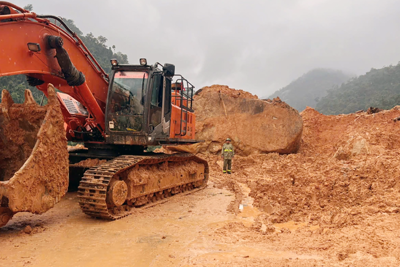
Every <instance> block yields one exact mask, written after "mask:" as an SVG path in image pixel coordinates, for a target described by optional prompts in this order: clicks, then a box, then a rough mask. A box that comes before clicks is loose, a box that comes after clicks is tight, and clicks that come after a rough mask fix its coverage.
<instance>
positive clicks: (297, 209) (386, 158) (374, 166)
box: [241, 107, 400, 227]
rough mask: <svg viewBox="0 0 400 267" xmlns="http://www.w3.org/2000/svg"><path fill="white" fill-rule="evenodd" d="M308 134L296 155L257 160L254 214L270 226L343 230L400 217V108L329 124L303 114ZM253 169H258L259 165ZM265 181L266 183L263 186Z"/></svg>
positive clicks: (345, 117)
mask: <svg viewBox="0 0 400 267" xmlns="http://www.w3.org/2000/svg"><path fill="white" fill-rule="evenodd" d="M301 115H302V117H303V123H304V131H303V138H302V144H301V149H300V152H299V153H298V154H296V155H281V156H280V155H277V154H271V155H261V156H259V157H252V158H250V159H247V161H249V160H253V161H254V163H253V164H258V167H257V168H254V167H250V166H249V165H248V168H246V167H244V168H243V170H241V172H250V173H251V175H249V176H250V177H258V178H259V179H257V180H255V181H253V182H251V181H248V182H249V183H250V184H251V189H252V192H251V194H250V195H251V196H252V197H254V198H255V202H254V204H255V206H257V207H259V208H260V209H261V210H263V211H265V212H266V213H268V214H269V215H268V216H266V217H265V220H267V221H268V223H277V222H287V221H290V220H294V221H297V222H306V223H313V224H319V225H320V226H324V227H329V226H336V227H342V226H347V225H356V224H359V223H361V222H362V221H363V220H364V219H365V218H367V217H368V216H370V215H373V214H377V213H379V214H380V213H383V214H390V213H398V212H400V193H399V190H400V166H399V155H400V142H399V140H400V134H399V129H400V124H399V123H395V122H393V120H392V119H393V118H396V117H398V116H399V115H400V111H399V109H398V108H397V107H395V108H393V109H392V110H389V111H382V112H379V113H375V114H367V113H365V112H364V113H356V114H349V115H338V116H325V115H322V114H320V113H318V112H317V111H315V110H314V109H311V108H307V109H306V110H304V111H303V112H302V114H301ZM253 166H254V165H253ZM260 177H262V178H260Z"/></svg>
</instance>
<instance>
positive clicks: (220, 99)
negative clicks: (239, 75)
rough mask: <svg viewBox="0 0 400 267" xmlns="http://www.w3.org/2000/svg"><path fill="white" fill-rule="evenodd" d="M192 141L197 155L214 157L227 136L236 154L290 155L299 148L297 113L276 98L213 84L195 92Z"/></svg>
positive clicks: (299, 122)
mask: <svg viewBox="0 0 400 267" xmlns="http://www.w3.org/2000/svg"><path fill="white" fill-rule="evenodd" d="M194 99H195V101H194V110H195V112H196V139H198V140H205V143H202V144H200V145H198V149H199V151H200V152H205V151H208V152H210V153H212V154H216V153H218V152H219V151H220V150H221V147H222V144H223V142H224V140H225V139H226V138H227V137H229V138H231V139H232V143H233V145H234V146H235V148H236V151H237V153H238V154H239V155H250V154H254V153H269V152H279V153H293V152H297V151H298V149H299V146H300V140H301V134H302V129H303V123H302V119H301V116H300V115H299V113H298V112H297V111H296V110H295V109H293V108H291V107H290V106H289V105H287V104H286V103H284V102H282V101H280V99H279V98H277V99H274V100H273V101H271V100H267V101H265V100H260V99H258V97H257V96H255V95H252V94H250V93H249V92H245V91H242V90H235V89H231V88H229V87H228V86H222V85H213V86H210V87H204V88H202V89H201V90H199V91H198V92H197V93H196V96H195V98H194Z"/></svg>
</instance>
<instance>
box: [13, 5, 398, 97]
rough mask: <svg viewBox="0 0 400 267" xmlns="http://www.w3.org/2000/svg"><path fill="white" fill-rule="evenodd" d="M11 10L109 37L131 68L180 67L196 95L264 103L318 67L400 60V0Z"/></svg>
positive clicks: (359, 69)
mask: <svg viewBox="0 0 400 267" xmlns="http://www.w3.org/2000/svg"><path fill="white" fill-rule="evenodd" d="M10 1H11V2H13V3H15V4H17V5H20V6H22V7H23V6H25V5H26V4H33V11H34V12H36V13H38V14H51V15H57V16H62V17H66V18H69V19H72V20H74V21H75V24H76V25H77V26H78V27H79V28H80V29H81V30H82V31H83V32H84V33H85V34H86V33H89V32H92V33H93V34H94V35H95V36H99V35H103V36H105V37H106V38H107V39H108V42H107V43H108V45H109V46H112V45H115V46H116V49H117V51H121V52H122V53H124V54H127V55H128V58H129V62H130V63H134V64H137V63H138V60H139V58H140V57H146V58H147V60H148V62H149V63H151V64H153V63H154V62H156V61H158V62H160V63H173V64H175V65H176V70H177V72H178V73H180V74H182V75H183V76H185V77H186V78H187V79H189V81H192V83H193V84H194V85H195V86H196V88H197V89H199V88H201V87H203V86H207V85H212V84H224V85H229V86H230V87H231V88H236V89H243V90H246V91H250V92H252V93H254V94H257V95H258V96H259V97H262V96H268V95H270V94H272V93H273V92H274V91H276V90H278V89H280V88H282V87H284V86H286V85H287V84H289V83H290V82H291V81H293V80H295V79H296V78H298V77H299V76H301V75H302V74H304V73H306V72H307V71H309V70H311V69H313V68H318V67H322V68H333V69H340V70H344V71H347V72H351V73H354V74H357V75H361V74H364V73H365V72H367V71H369V70H370V69H371V68H372V67H373V68H382V67H384V66H389V65H391V64H393V65H395V64H397V63H398V62H399V61H400V15H399V14H400V1H398V0H335V1H333V0H279V1H278V0H264V1H250V0H249V1H237V0H230V1H218V0H212V1H211V0H201V1H191V0H172V1H171V0H168V1H166V0H151V1H145V0H137V1H136V0H118V1H111V0H109V1H100V0H97V1H94V0H80V1H78V0H68V1H56V0H52V1H50V0H35V1H33V0H14V1H13V0H10Z"/></svg>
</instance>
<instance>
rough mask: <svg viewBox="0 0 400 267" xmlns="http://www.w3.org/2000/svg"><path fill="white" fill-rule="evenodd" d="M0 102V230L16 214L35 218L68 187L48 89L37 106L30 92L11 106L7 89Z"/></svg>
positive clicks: (56, 112) (60, 129) (58, 121)
mask: <svg viewBox="0 0 400 267" xmlns="http://www.w3.org/2000/svg"><path fill="white" fill-rule="evenodd" d="M1 96H2V99H1V103H0V227H2V226H4V225H6V223H7V222H8V221H9V220H10V219H11V218H12V216H13V215H14V214H15V213H17V212H32V213H36V214H41V213H44V212H46V211H47V210H49V209H50V208H52V207H53V206H54V204H55V203H57V202H58V201H59V200H60V199H61V197H62V196H64V195H65V193H66V192H67V189H68V151H67V140H66V137H65V136H66V135H65V130H64V120H63V117H62V113H61V108H60V103H59V102H58V100H57V97H56V92H55V89H54V87H53V86H52V85H51V84H49V85H48V87H47V97H48V104H47V105H45V106H39V105H38V104H37V103H36V102H35V100H34V99H33V97H32V93H31V91H30V90H25V102H24V103H23V104H17V103H14V102H13V100H12V98H11V95H10V93H9V92H8V91H7V90H3V91H2V95H1Z"/></svg>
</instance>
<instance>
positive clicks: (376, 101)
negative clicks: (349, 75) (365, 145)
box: [316, 64, 400, 114]
mask: <svg viewBox="0 0 400 267" xmlns="http://www.w3.org/2000/svg"><path fill="white" fill-rule="evenodd" d="M398 104H400V64H397V65H396V66H389V67H385V68H382V69H371V70H370V71H369V72H367V73H366V74H365V75H361V76H359V77H357V78H353V79H351V80H349V81H348V82H346V83H344V84H342V85H341V86H339V87H338V88H336V89H332V90H329V91H328V94H327V95H326V96H325V97H323V98H322V99H321V100H320V101H319V102H318V103H317V106H316V109H317V110H318V111H320V112H322V113H323V114H347V113H353V112H356V111H358V110H366V109H368V108H369V107H378V108H381V109H391V108H393V107H394V106H396V105H398Z"/></svg>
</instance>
